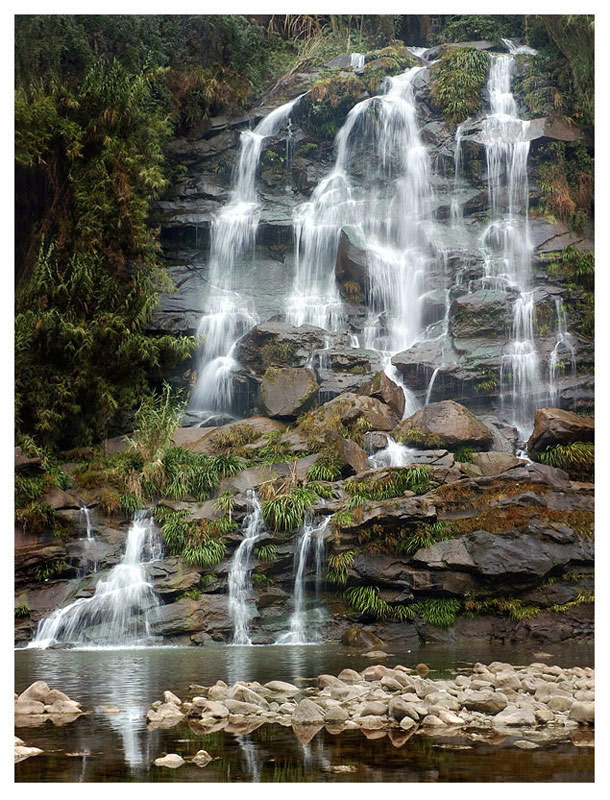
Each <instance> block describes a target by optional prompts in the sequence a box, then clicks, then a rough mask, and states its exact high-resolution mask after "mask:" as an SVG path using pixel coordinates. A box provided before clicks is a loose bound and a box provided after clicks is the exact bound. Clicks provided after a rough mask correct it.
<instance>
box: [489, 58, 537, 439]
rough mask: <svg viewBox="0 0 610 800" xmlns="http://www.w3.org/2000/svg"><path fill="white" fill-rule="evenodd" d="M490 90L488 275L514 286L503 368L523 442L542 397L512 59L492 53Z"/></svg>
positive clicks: (524, 132) (524, 130)
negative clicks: (510, 329) (515, 296)
mask: <svg viewBox="0 0 610 800" xmlns="http://www.w3.org/2000/svg"><path fill="white" fill-rule="evenodd" d="M490 58H491V64H490V69H489V78H488V82H487V91H488V93H489V103H490V112H489V114H488V116H487V118H486V120H485V123H484V126H483V130H482V136H483V141H484V143H485V150H486V155H487V171H488V192H489V203H490V206H491V214H492V222H491V224H490V225H489V227H488V228H487V230H486V231H485V234H484V248H485V249H486V250H487V254H488V256H489V257H488V258H487V259H486V264H487V270H488V273H489V275H488V277H490V278H495V279H500V281H502V282H504V283H505V285H506V286H510V287H514V288H515V289H517V291H518V292H519V295H518V297H517V299H516V301H515V303H514V306H513V329H512V340H511V342H510V344H509V346H508V350H507V353H506V354H505V356H504V358H503V364H502V369H501V385H502V397H503V400H504V401H505V400H506V394H507V393H508V395H509V397H510V405H509V409H508V410H509V413H510V415H511V417H512V422H513V424H514V425H515V426H516V428H517V429H518V431H519V435H520V437H521V438H522V439H526V438H527V437H528V435H529V432H530V431H531V427H532V425H533V418H534V412H535V410H536V408H537V407H538V405H539V401H540V399H541V395H542V392H541V385H540V377H539V371H540V370H539V356H538V352H537V349H536V343H535V335H534V320H535V303H534V296H533V292H532V291H531V288H530V287H531V260H532V251H533V246H532V243H531V240H530V235H529V211H528V209H529V183H528V177H527V159H528V154H529V148H530V143H529V126H530V123H529V122H528V121H526V120H522V119H520V118H519V117H518V116H517V104H516V102H515V98H514V97H513V94H512V92H511V76H512V70H513V67H514V63H515V58H514V56H513V55H491V56H490Z"/></svg>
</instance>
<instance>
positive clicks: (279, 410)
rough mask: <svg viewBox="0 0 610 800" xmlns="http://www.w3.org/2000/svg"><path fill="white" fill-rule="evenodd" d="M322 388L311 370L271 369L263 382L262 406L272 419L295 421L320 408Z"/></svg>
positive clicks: (261, 391) (266, 373) (264, 376)
mask: <svg viewBox="0 0 610 800" xmlns="http://www.w3.org/2000/svg"><path fill="white" fill-rule="evenodd" d="M319 388H320V387H319V386H318V383H317V381H316V378H315V375H314V374H313V372H312V371H311V370H310V369H304V368H295V367H269V368H268V369H267V371H266V372H265V374H264V375H263V379H262V381H261V388H260V399H261V404H262V406H263V408H264V410H265V411H266V413H267V414H268V415H269V416H270V417H280V418H292V419H294V418H296V417H298V416H299V415H300V414H303V413H304V412H305V411H309V410H310V409H311V408H313V407H314V406H315V405H316V401H317V397H318V390H319Z"/></svg>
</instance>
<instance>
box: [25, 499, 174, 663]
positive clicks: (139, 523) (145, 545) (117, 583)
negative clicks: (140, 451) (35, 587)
mask: <svg viewBox="0 0 610 800" xmlns="http://www.w3.org/2000/svg"><path fill="white" fill-rule="evenodd" d="M161 557H162V548H161V543H160V540H159V536H158V533H157V530H156V528H155V526H154V524H153V521H152V519H151V518H150V516H149V514H148V512H144V511H139V512H138V513H137V514H136V516H135V519H134V520H133V522H132V523H131V525H130V527H129V531H128V532H127V542H126V544H125V554H124V556H123V559H122V561H121V563H120V564H117V566H116V567H114V568H113V569H112V570H111V571H110V572H109V574H108V576H107V577H106V578H103V577H102V578H100V580H99V581H98V583H97V586H96V588H95V594H94V595H93V597H88V598H80V599H78V600H75V601H74V602H73V603H71V604H70V605H69V606H66V607H65V608H59V609H56V610H55V611H53V612H52V613H51V614H50V615H49V616H48V617H45V619H43V620H41V621H40V622H39V623H38V629H37V631H36V636H35V637H34V640H33V641H32V642H30V644H29V645H28V647H35V648H41V649H45V648H47V647H49V646H50V645H52V644H88V643H91V642H94V641H95V642H99V643H100V644H105V645H112V646H117V647H126V646H130V645H135V644H141V643H144V642H146V640H148V639H150V636H151V633H150V624H149V611H150V609H151V608H153V607H155V606H157V605H158V604H159V601H158V599H157V596H156V595H155V593H154V591H153V587H152V584H151V583H149V582H148V580H147V576H146V571H145V565H146V564H148V563H150V562H152V561H157V560H159V559H160V558H161ZM97 626H99V628H97ZM91 629H94V630H93V631H92V630H91ZM96 629H97V630H96Z"/></svg>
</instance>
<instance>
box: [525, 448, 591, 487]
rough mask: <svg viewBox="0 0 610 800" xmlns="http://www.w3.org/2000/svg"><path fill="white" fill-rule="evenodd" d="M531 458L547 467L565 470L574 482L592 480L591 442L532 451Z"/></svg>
mask: <svg viewBox="0 0 610 800" xmlns="http://www.w3.org/2000/svg"><path fill="white" fill-rule="evenodd" d="M531 458H532V459H533V460H534V461H538V462H540V463H541V464H546V465H547V466H549V467H558V468H559V469H563V470H565V471H566V472H567V473H568V475H570V477H571V478H573V479H574V480H585V481H586V480H592V478H593V469H594V466H595V445H594V444H593V443H592V442H570V443H568V444H557V445H554V446H553V447H547V448H546V450H541V451H534V452H532V453H531Z"/></svg>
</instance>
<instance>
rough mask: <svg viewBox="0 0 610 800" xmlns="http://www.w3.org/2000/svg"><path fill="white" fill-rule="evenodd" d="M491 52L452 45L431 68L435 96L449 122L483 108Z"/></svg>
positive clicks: (464, 117)
mask: <svg viewBox="0 0 610 800" xmlns="http://www.w3.org/2000/svg"><path fill="white" fill-rule="evenodd" d="M488 69H489V54H488V53H486V52H485V51H484V50H475V49H474V48H472V47H449V48H447V49H446V50H445V51H444V52H443V54H442V56H441V58H440V60H439V62H438V63H437V64H435V65H434V66H433V67H432V90H431V94H432V98H433V100H434V101H435V103H436V104H437V105H438V106H439V108H440V109H441V111H442V112H443V114H444V116H445V118H446V119H447V120H448V121H449V122H453V123H458V122H463V121H464V120H465V119H466V117H468V116H469V115H471V114H474V113H475V112H476V111H478V110H479V108H480V107H481V92H482V89H483V86H484V84H485V80H486V78H487V71H488Z"/></svg>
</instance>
